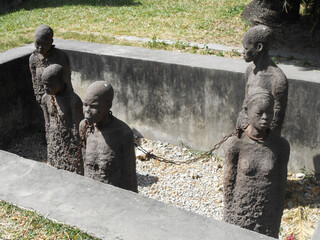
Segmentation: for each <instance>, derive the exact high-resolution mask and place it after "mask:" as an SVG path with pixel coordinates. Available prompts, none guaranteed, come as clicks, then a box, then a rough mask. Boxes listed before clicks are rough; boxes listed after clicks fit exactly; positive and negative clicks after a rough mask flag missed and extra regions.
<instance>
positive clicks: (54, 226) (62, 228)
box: [0, 201, 98, 240]
mask: <svg viewBox="0 0 320 240" xmlns="http://www.w3.org/2000/svg"><path fill="white" fill-rule="evenodd" d="M0 238H3V239H36V240H37V239H39V240H40V239H47V240H50V239H52V240H53V239H78V240H80V239H88V240H89V239H98V238H94V237H92V236H90V235H88V234H86V233H83V232H82V231H80V230H79V229H78V228H72V227H70V226H67V225H63V224H60V223H56V222H53V221H50V220H49V219H47V218H45V217H43V216H40V215H39V214H36V213H34V212H31V211H27V210H23V209H20V208H18V207H16V206H14V205H11V204H8V203H6V202H3V201H0Z"/></svg>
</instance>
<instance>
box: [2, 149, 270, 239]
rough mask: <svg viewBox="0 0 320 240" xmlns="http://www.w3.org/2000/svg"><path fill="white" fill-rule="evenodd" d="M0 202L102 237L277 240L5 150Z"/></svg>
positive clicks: (3, 153)
mask: <svg viewBox="0 0 320 240" xmlns="http://www.w3.org/2000/svg"><path fill="white" fill-rule="evenodd" d="M0 176H1V178H0V199H2V200H5V201H7V202H11V203H13V204H16V205H18V206H22V207H25V208H28V209H33V210H35V211H37V212H40V213H41V214H42V215H43V216H47V217H48V218H51V219H55V220H57V221H59V222H63V223H67V224H70V225H72V226H77V227H78V228H80V229H81V230H84V231H86V232H88V233H90V234H93V235H95V236H97V237H99V238H102V239H108V240H109V239H110V240H111V239H112V240H114V239H123V240H138V239H139V240H140V239H150V238H151V239H154V240H163V239H170V240H181V239H184V240H191V239H192V240H194V239H201V240H207V239H208V240H209V239H210V240H211V239H219V240H230V239H233V238H234V236H237V237H238V238H239V239H246V240H257V239H260V240H268V239H270V240H271V239H273V238H270V237H267V236H263V235H260V234H258V233H255V232H252V231H248V230H246V229H241V228H240V227H237V226H234V225H230V224H227V223H224V222H220V221H217V220H214V219H210V218H206V217H202V216H200V215H198V214H194V213H191V212H187V211H184V210H181V209H178V208H175V207H172V206H168V205H167V204H164V203H161V202H158V201H156V200H152V199H149V198H146V197H143V196H140V195H138V194H136V193H133V192H131V191H125V190H123V189H120V188H116V187H113V186H111V185H108V184H102V183H100V182H97V181H94V180H93V179H90V178H86V177H83V176H79V175H77V174H73V173H70V172H67V171H64V170H57V169H56V168H53V167H51V166H48V165H46V164H43V163H38V162H35V161H31V160H27V159H24V158H21V157H18V156H17V155H14V154H10V153H7V152H4V151H0Z"/></svg>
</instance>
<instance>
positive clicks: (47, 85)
mask: <svg viewBox="0 0 320 240" xmlns="http://www.w3.org/2000/svg"><path fill="white" fill-rule="evenodd" d="M43 85H44V90H45V91H46V93H47V94H50V95H56V94H58V93H59V92H60V91H61V84H60V82H59V79H50V81H45V82H43Z"/></svg>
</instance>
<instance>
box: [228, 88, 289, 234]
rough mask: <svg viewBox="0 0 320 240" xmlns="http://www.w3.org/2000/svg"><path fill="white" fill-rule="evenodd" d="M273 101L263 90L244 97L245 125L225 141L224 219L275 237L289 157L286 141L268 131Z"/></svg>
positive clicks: (280, 215)
mask: <svg viewBox="0 0 320 240" xmlns="http://www.w3.org/2000/svg"><path fill="white" fill-rule="evenodd" d="M273 105H274V100H273V97H272V95H271V94H270V93H269V92H268V91H266V90H265V89H261V88H256V89H255V90H253V91H251V92H250V94H249V95H248V96H247V110H246V111H247V113H246V114H247V116H248V126H247V127H246V128H245V130H243V131H241V132H240V134H239V136H233V137H231V138H230V139H228V141H227V142H226V155H225V166H224V179H223V185H224V220H225V221H226V222H228V223H232V224H236V225H239V226H241V227H243V228H247V229H250V230H253V231H256V232H259V233H262V234H265V235H268V236H271V237H275V238H277V237H278V233H279V228H280V223H281V217H282V214H283V208H284V200H285V189H286V182H287V164H288V160H289V154H290V146H289V144H288V142H287V141H286V140H285V139H284V138H282V137H281V136H280V135H279V134H276V133H274V131H273V130H271V129H270V124H271V122H272V117H273Z"/></svg>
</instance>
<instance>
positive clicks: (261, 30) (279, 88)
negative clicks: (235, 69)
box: [237, 25, 288, 134]
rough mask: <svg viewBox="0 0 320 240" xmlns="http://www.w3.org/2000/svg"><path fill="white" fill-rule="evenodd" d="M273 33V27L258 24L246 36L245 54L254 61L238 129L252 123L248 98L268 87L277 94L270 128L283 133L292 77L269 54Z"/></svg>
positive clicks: (249, 71)
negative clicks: (288, 77) (256, 89)
mask: <svg viewBox="0 0 320 240" xmlns="http://www.w3.org/2000/svg"><path fill="white" fill-rule="evenodd" d="M272 41H273V34H272V31H271V29H270V28H269V27H266V26H263V25H258V26H255V27H252V28H250V29H249V30H248V31H247V32H246V34H245V35H244V37H243V41H242V43H243V47H244V51H243V57H244V60H245V61H246V62H253V63H251V64H250V65H249V66H248V68H247V70H246V72H245V78H246V81H247V84H246V90H245V100H244V103H243V109H242V112H240V114H239V118H238V120H237V129H239V128H242V129H244V128H245V127H246V126H247V124H248V119H247V115H246V105H247V104H246V102H247V97H248V95H249V94H250V93H251V91H252V89H254V88H256V87H260V88H264V89H266V90H268V91H269V92H270V93H271V94H272V96H273V97H274V116H273V119H272V122H271V125H270V128H271V129H272V130H274V131H275V132H276V133H278V134H281V129H282V124H283V121H284V117H285V112H286V108H287V99H288V80H287V78H286V76H285V75H284V73H283V72H282V71H281V69H280V68H278V67H277V65H276V64H275V63H274V62H273V61H272V60H271V58H270V57H269V50H270V48H271V45H272Z"/></svg>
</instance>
